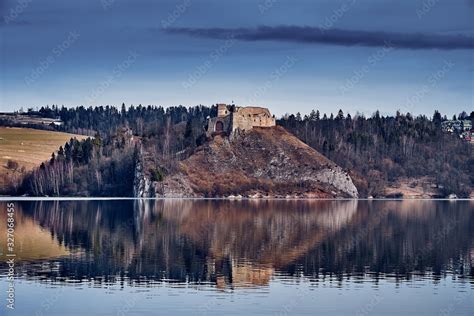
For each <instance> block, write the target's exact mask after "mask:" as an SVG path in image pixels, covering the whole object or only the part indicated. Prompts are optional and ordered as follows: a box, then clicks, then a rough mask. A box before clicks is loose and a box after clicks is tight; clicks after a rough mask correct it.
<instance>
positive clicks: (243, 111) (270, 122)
mask: <svg viewBox="0 0 474 316" xmlns="http://www.w3.org/2000/svg"><path fill="white" fill-rule="evenodd" d="M275 125H276V121H275V117H274V116H272V115H271V114H270V111H269V110H268V109H267V108H262V107H255V106H248V107H239V106H235V105H227V104H218V105H217V117H212V118H209V119H208V125H207V135H208V136H212V135H213V134H219V133H225V134H228V135H230V134H231V133H232V132H234V131H235V130H250V129H252V128H254V127H272V126H275Z"/></svg>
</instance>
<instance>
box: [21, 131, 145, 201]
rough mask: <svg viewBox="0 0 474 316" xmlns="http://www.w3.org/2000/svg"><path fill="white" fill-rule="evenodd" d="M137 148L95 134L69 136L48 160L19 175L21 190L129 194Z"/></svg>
mask: <svg viewBox="0 0 474 316" xmlns="http://www.w3.org/2000/svg"><path fill="white" fill-rule="evenodd" d="M136 151H137V149H135V148H134V147H133V145H132V144H131V143H128V144H122V143H115V144H113V145H111V144H109V145H105V146H104V143H103V142H102V140H101V138H100V137H99V136H96V137H95V138H87V139H85V140H83V141H78V140H77V139H71V140H70V141H69V142H68V143H66V144H65V146H64V147H62V146H61V147H60V148H59V151H58V152H57V154H55V153H53V154H52V157H51V159H50V160H49V162H45V163H42V164H41V166H40V167H39V168H37V169H35V170H33V171H32V172H31V173H28V174H27V175H26V176H25V178H24V179H23V183H22V186H21V188H20V192H21V193H26V194H28V195H33V196H132V193H133V178H134V170H135V158H136V155H137V153H136Z"/></svg>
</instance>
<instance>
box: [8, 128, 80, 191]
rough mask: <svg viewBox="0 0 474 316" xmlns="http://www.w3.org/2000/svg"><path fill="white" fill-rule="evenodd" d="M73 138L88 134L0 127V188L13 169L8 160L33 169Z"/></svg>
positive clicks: (10, 175)
mask: <svg viewBox="0 0 474 316" xmlns="http://www.w3.org/2000/svg"><path fill="white" fill-rule="evenodd" d="M71 138H77V139H80V140H81V139H85V138H87V137H86V136H83V135H75V134H68V133H61V132H53V131H45V130H36V129H31V128H10V127H0V189H2V188H4V187H5V185H7V182H8V181H9V179H10V178H11V177H12V176H13V171H12V170H9V169H8V168H7V162H8V160H13V161H16V162H17V163H18V164H19V168H18V171H17V173H18V172H19V170H20V169H21V168H22V167H24V168H25V170H31V169H33V168H34V167H36V166H39V165H40V164H41V163H42V162H44V161H46V160H48V159H49V158H51V154H52V153H53V152H55V151H57V150H58V149H59V146H64V144H65V143H66V142H67V141H69V140H70V139H71Z"/></svg>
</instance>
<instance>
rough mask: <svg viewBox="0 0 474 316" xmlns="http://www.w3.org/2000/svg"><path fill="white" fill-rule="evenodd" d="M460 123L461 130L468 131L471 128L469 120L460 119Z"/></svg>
mask: <svg viewBox="0 0 474 316" xmlns="http://www.w3.org/2000/svg"><path fill="white" fill-rule="evenodd" d="M461 125H462V130H463V131H470V130H471V129H472V122H471V120H462V121H461Z"/></svg>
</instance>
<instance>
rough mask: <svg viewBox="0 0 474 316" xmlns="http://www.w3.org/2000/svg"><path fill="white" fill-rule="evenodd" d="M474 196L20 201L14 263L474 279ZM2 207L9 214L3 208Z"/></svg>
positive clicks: (24, 271) (142, 277)
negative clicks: (453, 198)
mask: <svg viewBox="0 0 474 316" xmlns="http://www.w3.org/2000/svg"><path fill="white" fill-rule="evenodd" d="M0 204H1V205H0V207H2V208H5V203H3V204H2V203H0ZM473 204H474V203H473V202H472V201H456V202H449V201H355V200H354V201H278V200H274V201H272V200H260V201H218V200H119V201H96V200H95V201H94V200H93V201H22V202H16V208H17V214H16V217H17V229H16V239H17V249H16V251H17V258H18V260H19V263H18V266H17V272H18V273H19V276H20V277H23V278H27V279H33V280H38V281H40V282H90V283H93V284H94V285H95V286H102V285H104V284H109V283H122V284H127V285H132V286H141V285H153V284H154V283H156V282H160V283H162V282H169V283H173V284H174V283H186V284H195V285H196V286H199V285H206V286H212V287H216V288H222V289H226V288H239V287H250V286H252V287H255V286H267V285H268V284H269V283H270V282H271V280H272V278H289V279H291V278H297V277H300V276H302V275H303V276H305V277H308V278H310V279H312V280H314V281H316V282H317V281H318V280H328V279H329V280H334V283H335V284H336V286H337V284H338V282H340V281H342V280H343V279H347V278H353V279H360V280H368V281H373V282H377V281H378V280H379V279H391V280H394V281H395V282H404V281H405V280H410V279H416V278H425V279H426V278H429V279H432V280H434V281H436V280H438V279H441V278H445V277H446V276H448V275H449V276H450V277H452V278H456V279H458V280H460V281H463V280H465V281H467V282H473V280H474V278H473V274H474V269H473V259H474V251H473V250H474V248H473V247H474V238H473V237H474V211H473V209H474V207H473V206H474V205H473ZM1 217H2V218H0V221H2V222H6V218H4V217H5V213H4V212H2V213H1ZM4 243H5V241H4V240H3V239H2V240H1V241H0V247H1V249H2V250H4V249H5V244H4ZM3 252H4V251H3ZM5 268H6V266H5V265H4V260H3V261H2V263H1V264H0V269H2V270H4V269H5ZM341 284H342V283H341Z"/></svg>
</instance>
